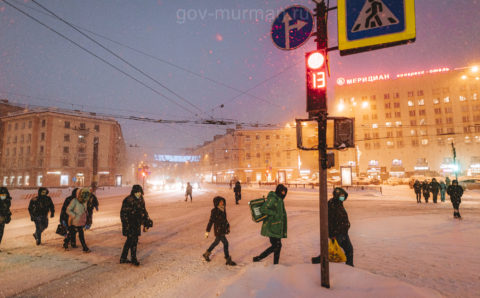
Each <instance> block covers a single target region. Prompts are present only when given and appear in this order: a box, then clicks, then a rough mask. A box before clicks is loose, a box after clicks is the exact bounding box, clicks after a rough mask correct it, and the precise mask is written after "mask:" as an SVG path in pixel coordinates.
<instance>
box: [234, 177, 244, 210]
mask: <svg viewBox="0 0 480 298" xmlns="http://www.w3.org/2000/svg"><path fill="white" fill-rule="evenodd" d="M233 192H234V193H235V204H236V205H238V201H240V200H241V199H242V186H241V185H240V181H237V182H235V187H234V188H233Z"/></svg>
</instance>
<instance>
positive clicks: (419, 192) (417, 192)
mask: <svg viewBox="0 0 480 298" xmlns="http://www.w3.org/2000/svg"><path fill="white" fill-rule="evenodd" d="M413 189H414V190H415V196H416V197H417V203H419V204H420V203H422V184H421V183H420V181H418V180H415V183H413Z"/></svg>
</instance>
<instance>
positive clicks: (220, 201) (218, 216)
mask: <svg viewBox="0 0 480 298" xmlns="http://www.w3.org/2000/svg"><path fill="white" fill-rule="evenodd" d="M213 206H214V208H213V209H212V211H211V212H210V220H209V221H208V225H207V231H206V232H205V238H208V234H209V233H210V230H211V229H212V225H213V231H214V233H215V241H213V243H212V244H211V245H210V247H209V248H208V249H207V251H206V252H205V253H204V254H203V257H204V258H205V260H206V261H207V262H210V254H211V253H212V250H213V249H214V248H215V247H216V246H217V245H218V243H220V241H221V242H222V243H223V252H224V253H225V259H226V260H227V262H226V265H229V266H235V265H237V264H236V263H235V262H234V261H232V257H231V256H230V254H229V252H228V240H227V237H226V235H227V234H229V233H230V224H229V223H228V220H227V210H226V201H225V199H224V198H222V197H219V196H217V197H215V198H213Z"/></svg>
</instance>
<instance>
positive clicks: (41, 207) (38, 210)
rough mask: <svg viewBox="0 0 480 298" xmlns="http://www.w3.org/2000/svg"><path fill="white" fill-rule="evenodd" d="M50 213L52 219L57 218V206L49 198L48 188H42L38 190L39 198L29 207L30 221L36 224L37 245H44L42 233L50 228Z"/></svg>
mask: <svg viewBox="0 0 480 298" xmlns="http://www.w3.org/2000/svg"><path fill="white" fill-rule="evenodd" d="M49 211H50V217H54V216H55V206H54V205H53V202H52V199H51V198H50V197H49V196H48V189H47V188H46V187H40V188H39V189H38V196H36V197H34V198H32V199H31V200H30V204H29V205H28V212H29V213H30V219H31V220H32V221H33V222H35V233H34V234H33V238H35V240H36V242H37V245H40V244H41V243H42V232H43V231H44V230H45V229H46V228H47V227H48V212H49Z"/></svg>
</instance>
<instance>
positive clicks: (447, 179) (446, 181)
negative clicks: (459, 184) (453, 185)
mask: <svg viewBox="0 0 480 298" xmlns="http://www.w3.org/2000/svg"><path fill="white" fill-rule="evenodd" d="M445 184H446V185H447V188H448V187H449V186H450V178H449V177H448V176H447V177H446V178H445Z"/></svg>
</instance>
